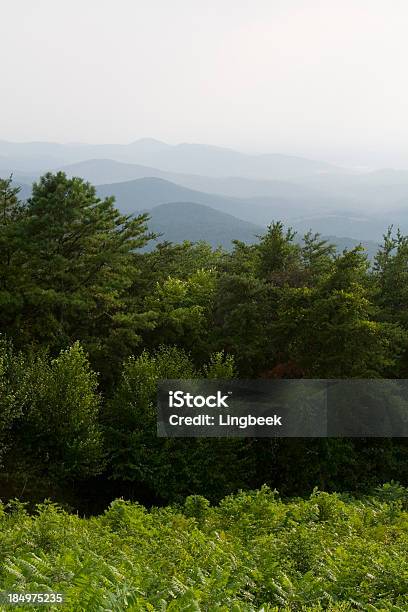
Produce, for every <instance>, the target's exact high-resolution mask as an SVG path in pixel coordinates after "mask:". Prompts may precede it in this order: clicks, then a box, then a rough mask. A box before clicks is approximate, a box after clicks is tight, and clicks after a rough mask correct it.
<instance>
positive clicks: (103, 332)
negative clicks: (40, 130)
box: [14, 172, 149, 369]
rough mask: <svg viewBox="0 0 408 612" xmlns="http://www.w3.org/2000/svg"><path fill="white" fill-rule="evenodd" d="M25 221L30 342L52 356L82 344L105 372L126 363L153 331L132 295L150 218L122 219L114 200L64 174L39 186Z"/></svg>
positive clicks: (22, 242)
mask: <svg viewBox="0 0 408 612" xmlns="http://www.w3.org/2000/svg"><path fill="white" fill-rule="evenodd" d="M25 213H26V214H25V215H24V218H23V220H22V221H21V223H20V229H19V239H20V243H19V248H20V250H21V252H22V253H23V256H24V258H25V261H24V266H25V269H26V270H27V271H28V273H27V274H26V278H25V281H24V284H23V286H22V287H20V295H22V296H23V301H24V303H23V315H24V331H25V335H24V337H25V338H26V339H30V340H35V341H37V342H40V343H43V344H46V345H48V346H50V347H51V348H52V349H53V350H57V349H60V348H63V347H65V346H67V345H69V344H71V343H72V342H73V341H75V340H76V339H80V340H81V342H83V343H84V345H85V346H86V347H87V349H88V350H89V351H90V353H91V355H92V357H93V359H94V360H96V363H97V364H98V366H99V367H103V363H106V362H107V361H108V360H109V361H110V360H111V359H112V357H113V356H115V359H116V358H117V359H118V360H119V361H120V360H121V359H122V358H123V355H126V354H128V353H129V350H130V348H134V347H135V346H136V345H137V343H138V342H139V341H140V335H139V331H140V330H141V329H144V327H145V325H146V324H147V321H146V318H145V317H143V315H141V314H140V313H138V312H136V311H135V310H134V309H132V304H131V303H129V295H128V290H129V287H130V286H131V285H132V282H133V281H134V278H135V276H136V275H137V268H136V264H135V259H134V252H135V250H137V249H139V248H140V247H142V246H144V245H145V244H146V242H147V240H148V238H149V236H148V235H147V233H146V221H147V217H146V215H140V216H138V217H136V218H131V217H128V216H124V215H121V214H120V213H119V212H118V210H117V209H116V208H115V207H114V199H113V198H106V199H105V200H100V199H99V198H98V197H97V195H96V192H95V188H94V187H92V186H91V185H90V184H89V183H85V182H84V181H82V180H81V179H79V178H72V179H70V178H67V176H66V175H65V174H64V173H62V172H58V173H57V174H50V173H49V174H46V175H45V176H43V177H42V178H41V179H40V180H39V182H38V183H35V184H34V185H33V191H32V196H31V198H30V199H29V200H28V203H27V207H26V211H25ZM19 331H20V330H14V332H15V335H17V336H18V337H19ZM109 367H112V364H110V366H109ZM105 369H106V367H105Z"/></svg>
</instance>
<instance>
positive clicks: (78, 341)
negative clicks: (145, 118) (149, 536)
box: [0, 172, 408, 509]
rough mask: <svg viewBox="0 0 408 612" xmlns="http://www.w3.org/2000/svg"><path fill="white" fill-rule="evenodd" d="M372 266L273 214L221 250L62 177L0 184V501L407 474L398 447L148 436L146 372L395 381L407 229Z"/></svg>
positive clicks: (143, 496) (404, 329)
mask: <svg viewBox="0 0 408 612" xmlns="http://www.w3.org/2000/svg"><path fill="white" fill-rule="evenodd" d="M385 232H386V233H385V236H384V241H383V244H382V245H381V247H380V248H379V251H378V253H377V255H376V257H375V259H374V261H373V262H369V261H368V259H367V256H366V253H365V252H364V249H363V248H362V247H356V248H354V249H352V250H345V251H343V252H341V253H338V252H337V251H336V249H335V247H334V246H333V245H331V244H329V243H328V242H327V241H325V240H323V239H321V237H320V236H319V235H317V234H313V233H312V232H309V233H307V234H306V235H305V236H304V237H303V239H302V240H299V239H298V237H296V236H295V233H294V232H293V231H292V230H291V229H290V228H285V227H284V226H283V225H282V223H280V222H279V221H278V220H276V221H272V222H271V224H270V225H269V226H268V228H267V229H266V231H265V233H264V234H263V235H262V236H260V237H259V241H258V243H256V244H250V245H247V244H245V243H243V242H240V241H235V242H234V245H233V249H232V251H229V252H227V251H225V250H223V249H221V248H218V249H214V248H212V247H211V246H209V245H208V244H206V243H202V242H201V243H191V242H188V241H185V242H183V243H181V244H172V243H168V242H165V241H164V242H161V243H159V244H158V245H157V246H156V247H155V248H153V249H150V250H146V248H145V247H146V245H147V244H149V241H150V240H151V239H152V237H153V235H152V234H151V233H149V218H148V215H144V214H143V215H139V216H135V217H132V216H127V215H122V214H121V213H120V212H119V210H118V209H117V208H116V206H115V202H114V199H113V198H105V199H100V198H99V197H97V195H96V191H95V188H94V187H93V186H92V185H90V184H89V183H86V182H84V181H83V180H81V179H79V178H67V176H66V175H65V174H64V173H63V172H58V173H56V174H51V173H48V174H46V175H44V176H43V177H42V178H41V179H40V180H39V181H38V182H37V183H35V184H34V186H33V189H32V194H31V196H30V197H29V199H28V200H27V201H20V199H19V190H18V187H16V186H14V185H13V183H12V181H11V179H3V180H1V181H0V333H1V336H0V415H1V416H0V462H1V468H0V497H2V498H3V499H10V498H12V497H15V496H18V497H23V498H26V499H28V500H30V501H32V502H36V501H41V500H42V499H44V497H46V496H49V497H52V498H53V499H56V500H58V501H60V502H64V503H67V504H71V505H72V506H73V507H80V508H85V509H94V508H97V509H99V508H100V507H101V506H104V505H106V503H108V502H110V501H111V499H112V498H113V497H114V496H115V495H117V494H119V495H125V496H128V497H131V498H134V499H139V500H142V501H144V502H146V503H156V502H157V503H159V502H166V501H177V500H181V499H184V497H185V496H187V495H192V494H200V495H205V496H206V497H208V499H210V500H212V501H217V500H219V499H221V498H222V497H224V496H225V495H228V494H230V493H232V492H234V491H237V490H238V489H248V488H255V487H259V486H261V485H263V484H265V483H266V484H267V485H269V486H271V487H273V488H274V487H277V488H278V489H279V490H280V491H281V492H282V493H283V494H285V495H293V494H296V495H297V494H304V493H306V492H310V490H311V489H312V488H313V487H314V486H315V485H318V486H319V487H321V488H324V489H327V490H351V489H352V490H355V491H357V490H366V489H369V488H370V487H372V486H374V485H377V484H378V483H379V482H384V481H385V480H389V479H390V478H395V479H399V480H407V469H408V468H407V461H406V459H407V445H406V444H405V442H404V440H398V439H394V440H385V439H375V440H367V439H356V440H349V439H343V440H335V439H327V440H317V439H316V440H313V439H312V440H308V441H306V440H301V439H292V440H283V439H281V440H279V439H277V440H258V439H251V440H249V439H241V440H231V439H212V440H206V439H201V440H198V439H192V440H191V439H190V440H180V439H173V440H163V439H158V438H157V437H156V406H155V397H156V381H157V380H158V379H160V378H194V377H208V378H236V377H241V378H302V377H305V378H407V377H408V317H407V299H408V293H407V292H408V282H407V280H408V238H407V237H406V236H403V235H401V234H400V233H399V232H398V231H393V230H392V228H390V229H388V230H386V228H385Z"/></svg>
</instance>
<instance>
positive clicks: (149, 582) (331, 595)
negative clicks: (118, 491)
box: [0, 483, 408, 612]
mask: <svg viewBox="0 0 408 612" xmlns="http://www.w3.org/2000/svg"><path fill="white" fill-rule="evenodd" d="M407 495H408V491H407V490H406V489H403V488H402V487H400V486H399V485H397V484H396V483H391V484H390V485H386V486H384V487H383V488H380V489H378V491H377V493H376V495H375V496H374V497H370V498H365V499H361V500H360V501H357V500H353V499H351V498H347V497H341V496H339V495H336V494H332V495H330V494H327V493H322V492H319V491H314V492H313V494H312V495H311V496H310V498H309V499H305V500H296V499H294V500H291V501H286V502H284V501H282V500H281V499H280V498H279V495H278V494H277V493H276V492H273V491H271V490H270V489H268V488H267V487H263V488H262V489H260V490H258V491H249V492H246V493H244V492H241V493H239V494H238V495H232V496H229V497H227V498H226V499H224V500H223V501H222V502H221V504H220V505H219V506H215V507H212V506H210V505H209V503H208V501H207V500H206V499H205V498H202V497H198V496H195V497H190V498H187V499H186V500H185V504H184V506H180V507H175V506H174V507H166V508H153V509H152V510H150V511H149V512H148V511H147V510H146V509H145V508H144V507H143V506H140V505H139V504H134V503H130V502H126V501H123V500H121V499H118V500H116V501H114V502H112V504H111V505H110V507H109V508H108V510H107V511H106V512H105V513H104V514H103V515H101V516H99V517H94V518H90V519H82V518H80V517H78V516H75V515H70V514H67V513H66V512H64V511H63V510H61V509H60V508H58V507H57V506H56V505H54V504H51V503H45V504H41V505H39V506H38V507H37V511H36V513H35V514H33V515H29V514H28V513H27V512H26V510H25V509H24V506H22V505H21V504H18V503H15V502H14V503H11V504H9V505H8V506H6V507H5V508H2V511H1V512H0V535H1V539H0V568H1V569H0V589H1V590H13V591H15V590H17V591H24V592H36V591H37V592H38V591H47V590H54V591H59V592H63V593H64V594H65V596H66V604H65V606H64V608H63V609H66V610H72V611H75V612H80V611H81V610H82V611H84V612H93V611H95V612H96V611H98V612H99V611H101V612H102V611H108V610H114V611H117V612H120V611H122V610H134V611H137V612H138V611H149V610H151V611H152V612H153V611H155V610H163V611H164V610H169V611H170V610H172V611H182V610H183V611H188V612H189V611H191V612H193V611H196V612H199V611H203V612H204V611H206V612H207V611H208V612H212V611H216V610H218V611H220V612H221V611H222V612H230V611H235V612H250V611H251V612H255V611H258V612H260V611H261V610H264V611H265V612H278V610H279V611H282V612H285V611H286V612H289V611H294V612H295V611H302V610H303V611H306V610H308V611H310V612H312V611H314V612H317V611H323V610H328V611H332V612H335V611H336V612H341V611H342V612H346V611H351V610H369V611H372V612H376V611H377V612H380V611H389V612H391V611H393V612H403V611H404V610H406V609H407V607H408V561H407V555H406V552H407V546H408V514H407V512H406V510H404V509H403V502H404V500H406V498H407ZM34 609H35V608H34ZM38 609H40V608H38ZM51 609H52V608H51ZM55 609H57V608H55Z"/></svg>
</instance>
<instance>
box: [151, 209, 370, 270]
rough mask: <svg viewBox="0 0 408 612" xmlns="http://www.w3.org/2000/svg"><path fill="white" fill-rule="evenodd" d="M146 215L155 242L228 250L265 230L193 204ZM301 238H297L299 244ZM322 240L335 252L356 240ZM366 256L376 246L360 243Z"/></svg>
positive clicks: (356, 242) (253, 239)
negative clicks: (235, 242)
mask: <svg viewBox="0 0 408 612" xmlns="http://www.w3.org/2000/svg"><path fill="white" fill-rule="evenodd" d="M148 213H149V215H150V221H149V229H150V230H152V231H154V232H156V233H159V234H162V236H161V237H160V238H158V239H157V240H156V241H155V242H163V241H165V240H168V241H169V242H174V243H179V242H183V240H190V241H192V242H198V241H200V240H204V241H206V242H209V243H210V244H211V245H212V246H213V247H218V246H222V247H224V248H226V249H231V248H232V246H233V245H232V241H233V240H241V241H242V242H245V243H247V244H253V243H255V242H257V241H258V238H257V236H259V235H262V234H263V233H264V232H265V227H262V226H257V225H255V224H253V223H248V222H245V221H242V220H241V219H237V218H235V217H233V216H232V215H228V214H226V213H222V212H220V211H218V210H215V209H213V208H211V207H209V206H204V205H202V204H195V203H193V202H172V203H170V204H161V205H159V206H155V207H153V208H152V209H150V210H149V211H148ZM301 239H302V235H301V234H300V235H298V236H297V240H298V241H299V242H301ZM326 239H327V240H328V241H329V242H331V243H332V244H335V245H336V246H337V249H338V251H342V250H343V249H346V248H347V249H352V248H354V247H356V246H357V245H358V244H360V241H358V240H353V239H351V238H339V237H337V236H327V237H326ZM362 246H363V247H364V248H365V250H366V252H367V255H368V257H369V258H370V259H373V257H374V255H375V254H376V252H377V250H378V244H377V243H375V242H373V241H363V242H362Z"/></svg>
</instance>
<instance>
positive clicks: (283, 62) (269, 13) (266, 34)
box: [0, 0, 408, 165]
mask: <svg viewBox="0 0 408 612" xmlns="http://www.w3.org/2000/svg"><path fill="white" fill-rule="evenodd" d="M1 21H2V28H1V36H0V56H1V58H2V62H1V68H2V69H1V80H0V89H1V91H0V94H1V102H0V109H1V113H0V139H5V140H18V141H20V140H24V141H26V140H54V141H63V142H66V141H88V142H129V141H132V140H136V139H138V138H141V137H146V136H151V137H155V138H158V139H162V140H165V141H168V142H170V143H176V142H183V141H188V142H204V143H211V144H218V145H224V146H230V147H234V148H240V149H243V150H247V151H254V152H265V151H269V152H283V153H293V154H302V155H308V156H309V157H321V158H325V159H328V160H331V161H345V162H346V161H349V162H351V161H352V162H353V163H361V164H364V163H365V162H367V163H368V164H370V163H372V161H373V160H376V159H377V158H378V163H380V165H384V164H386V165H387V164H389V165H392V164H398V163H399V164H400V165H402V163H403V161H404V158H405V160H406V163H405V164H404V165H408V67H407V58H408V35H407V32H408V2H407V0H320V1H319V0H2V1H1Z"/></svg>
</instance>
